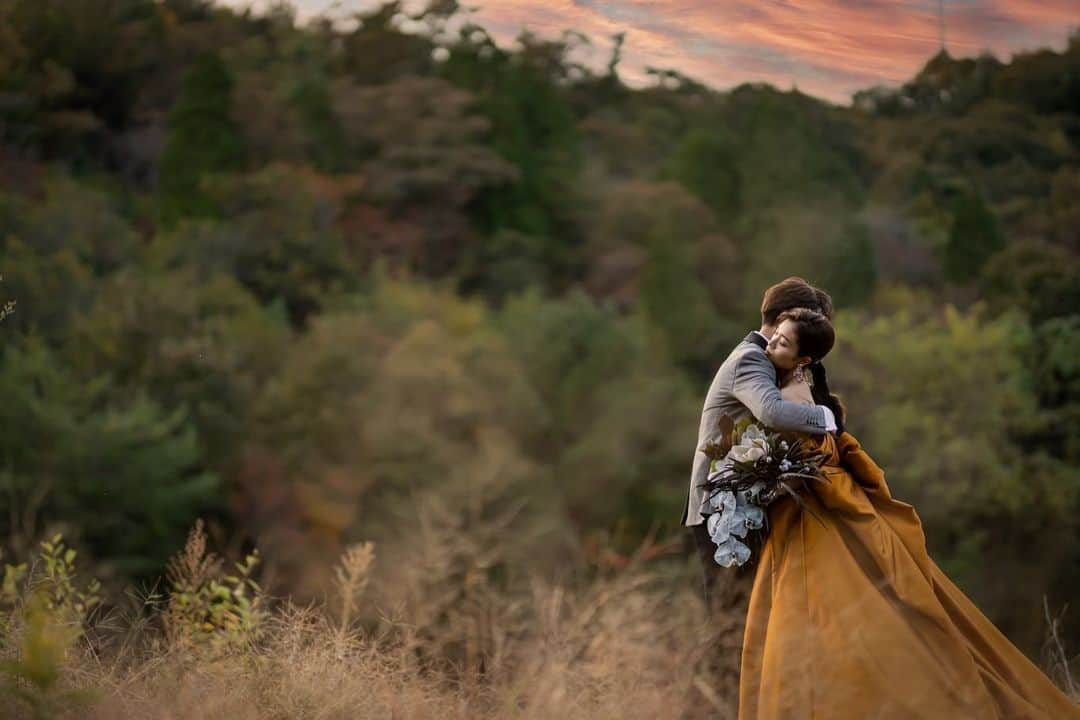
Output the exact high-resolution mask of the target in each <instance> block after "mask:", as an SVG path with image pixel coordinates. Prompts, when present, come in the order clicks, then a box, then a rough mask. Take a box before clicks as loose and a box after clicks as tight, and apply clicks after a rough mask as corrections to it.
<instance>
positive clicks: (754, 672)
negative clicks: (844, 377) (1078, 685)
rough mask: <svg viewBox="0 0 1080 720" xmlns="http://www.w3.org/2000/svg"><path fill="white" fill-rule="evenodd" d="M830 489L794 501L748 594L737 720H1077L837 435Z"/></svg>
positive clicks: (877, 473)
mask: <svg viewBox="0 0 1080 720" xmlns="http://www.w3.org/2000/svg"><path fill="white" fill-rule="evenodd" d="M820 442H821V449H822V450H823V451H824V452H826V453H828V454H829V456H830V457H829V460H828V461H827V462H826V465H825V468H824V470H825V474H826V482H817V483H814V485H813V487H814V494H813V495H812V494H810V493H805V492H804V493H803V497H804V499H805V500H806V502H807V504H808V506H809V507H811V508H812V509H813V510H814V512H815V513H816V514H817V515H818V516H820V518H821V519H822V520H823V521H824V525H822V524H821V523H819V522H818V520H817V519H815V518H814V517H813V516H811V515H809V514H807V513H806V512H805V511H804V510H803V509H802V508H800V507H799V506H798V505H797V504H796V503H795V502H794V501H792V500H791V499H790V498H787V499H782V500H778V501H777V502H776V503H774V504H773V505H772V506H770V508H769V511H768V512H769V523H770V530H769V535H768V538H767V540H766V542H765V544H764V546H763V548H762V550H761V556H760V560H759V564H758V568H757V572H756V574H755V576H754V584H753V589H752V590H751V593H750V602H749V609H748V613H747V618H746V627H745V631H744V635H743V647H742V658H741V672H740V680H739V720H765V719H772V718H777V719H781V718H782V719H783V720H799V719H801V718H808V719H809V718H818V719H826V720H836V719H844V718H852V719H856V718H857V719H858V720H866V719H868V718H879V719H885V718H904V719H908V718H935V719H936V718H943V719H946V718H947V719H949V720H954V719H961V718H977V719H978V720H990V719H993V718H1010V719H1012V718H1031V719H1032V720H1034V719H1038V720H1064V719H1069V718H1077V719H1080V706H1078V705H1077V704H1075V703H1074V702H1073V701H1072V700H1071V699H1070V698H1069V697H1068V696H1067V695H1065V694H1064V693H1063V692H1061V691H1060V690H1059V689H1058V688H1057V686H1056V685H1054V684H1053V682H1051V680H1050V679H1049V678H1048V677H1046V675H1044V674H1043V673H1042V672H1041V671H1040V670H1039V668H1038V667H1036V666H1035V665H1034V664H1033V663H1032V662H1031V661H1030V660H1028V658H1027V656H1025V655H1024V654H1023V653H1022V652H1021V651H1020V650H1019V649H1018V648H1017V647H1016V646H1014V645H1013V644H1012V643H1011V642H1010V641H1009V640H1008V639H1007V638H1006V637H1005V636H1004V635H1003V634H1002V633H1001V631H999V630H998V629H997V628H996V627H994V625H993V623H991V622H990V621H989V620H988V619H987V618H986V616H984V615H983V614H982V612H980V611H979V609H978V608H977V607H976V606H975V605H974V604H973V603H972V602H971V601H970V600H969V599H968V598H967V597H966V596H965V595H964V594H963V593H962V592H961V591H960V590H959V589H958V588H957V587H956V585H954V584H953V583H952V582H951V581H950V580H949V578H948V577H946V576H945V574H944V573H942V571H941V570H940V569H939V568H938V566H937V565H936V564H935V563H934V561H933V560H931V559H930V556H929V555H928V554H927V550H926V539H925V536H924V535H923V529H922V523H921V522H920V520H919V516H918V515H917V514H916V512H915V509H914V508H913V507H912V506H911V505H908V504H907V503H903V502H900V501H899V500H895V499H893V498H892V496H891V495H890V493H889V488H888V486H887V485H886V484H885V476H884V473H883V472H882V470H881V468H880V467H878V466H877V464H875V463H874V461H873V460H872V459H871V458H870V456H869V455H867V454H866V453H865V452H864V451H863V450H862V448H860V446H859V443H858V441H857V440H856V439H855V438H854V437H852V436H851V435H850V434H848V433H841V434H840V435H839V436H837V437H834V436H832V435H827V436H826V437H825V438H824V439H822V440H821V441H820Z"/></svg>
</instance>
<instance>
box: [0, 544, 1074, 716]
mask: <svg viewBox="0 0 1080 720" xmlns="http://www.w3.org/2000/svg"><path fill="white" fill-rule="evenodd" d="M658 547H660V546H658V545H655V544H649V543H646V544H645V545H643V546H642V547H641V548H639V551H638V552H637V553H635V554H634V555H632V556H631V557H629V558H626V557H622V558H619V562H617V563H612V564H611V567H610V568H609V569H608V570H606V571H601V572H597V573H596V574H595V575H594V576H593V577H592V578H591V579H589V580H577V581H574V582H570V583H561V584H560V583H553V582H550V581H547V580H544V579H542V578H541V577H539V576H538V575H532V576H526V578H525V582H524V583H523V584H518V585H515V584H513V583H510V584H502V585H500V584H498V583H494V582H491V581H490V580H484V579H482V578H484V577H485V574H484V573H483V572H481V571H480V570H479V569H478V568H477V567H476V566H475V565H474V566H472V567H470V568H468V570H469V571H467V572H465V573H461V572H460V564H461V562H462V557H461V556H460V555H459V556H458V557H457V558H456V559H454V560H451V559H448V558H447V557H442V558H441V560H440V561H439V562H438V563H430V564H427V565H424V564H415V565H407V564H402V563H401V561H402V557H400V556H396V557H395V559H394V563H393V567H391V568H382V570H383V572H380V561H381V560H382V559H381V558H380V556H379V553H378V552H377V548H376V546H375V545H374V544H373V543H370V542H369V543H361V544H357V545H354V546H352V547H350V548H347V549H346V550H345V552H344V553H343V554H342V556H341V558H340V560H339V562H338V564H337V566H336V568H334V569H333V570H332V571H331V572H328V574H327V575H328V578H329V582H328V587H329V588H330V594H329V595H328V597H326V598H325V599H324V601H323V602H320V603H312V604H309V605H306V606H300V605H297V604H294V603H292V602H290V601H283V600H279V601H277V602H276V603H273V602H271V601H270V599H269V598H266V597H265V596H261V597H259V598H258V599H257V602H256V603H255V605H257V606H266V609H265V610H263V611H260V612H258V613H256V614H254V615H253V616H252V617H255V618H257V622H252V623H235V622H231V621H230V622H222V623H220V624H219V625H217V626H214V622H215V621H212V620H211V621H208V620H207V618H213V617H218V618H230V617H232V614H233V613H234V612H235V611H236V609H237V608H238V607H239V608H244V607H248V604H247V603H248V601H249V598H239V599H238V598H235V597H233V599H232V600H229V599H227V598H226V596H225V595H224V594H220V595H219V596H217V597H218V599H217V600H213V602H215V603H216V602H221V603H224V604H225V607H215V608H214V609H213V612H209V611H208V612H207V613H200V612H197V610H198V608H199V606H198V604H197V603H196V604H195V605H188V606H185V608H186V611H185V612H177V608H176V606H175V603H176V602H177V600H176V596H177V593H175V592H174V594H173V596H172V597H170V599H169V600H168V601H166V600H164V599H163V598H162V597H161V596H150V597H145V598H133V600H132V602H131V603H130V606H129V607H128V609H127V611H126V612H121V611H119V610H114V611H113V612H112V613H111V614H110V615H107V616H106V617H105V618H103V619H101V620H98V621H97V622H96V623H95V624H94V627H93V628H92V632H90V633H89V634H88V635H87V639H86V640H84V641H83V642H81V643H79V644H78V645H76V646H73V647H72V648H71V649H70V650H69V652H68V653H67V657H66V659H65V660H64V661H63V667H62V668H61V676H62V682H61V683H60V685H59V686H58V687H57V688H56V693H57V695H58V696H62V697H65V698H66V697H70V698H73V699H72V701H70V702H63V703H52V704H49V705H48V707H49V710H48V713H47V714H39V715H37V716H36V717H57V718H60V717H78V718H80V720H99V719H100V720H113V719H114V718H139V719H140V720H142V719H146V720H172V719H176V720H179V719H181V718H183V719H185V720H189V719H190V720H201V719H204V718H205V719H210V718H228V719H229V720H248V719H252V720H254V719H255V718H259V719H260V720H261V719H267V718H269V719H273V720H276V719H281V720H286V719H289V720H291V719H294V718H311V719H318V720H337V719H341V720H345V719H349V720H354V719H358V718H407V719H412V718H417V719H425V718H433V719H434V718H439V719H440V720H442V719H444V718H450V719H454V718H462V719H465V718H469V719H470V720H472V719H474V718H481V719H483V718H522V719H533V718H535V719H537V720H539V719H545V720H546V719H548V718H558V719H559V720H586V719H588V720H594V719H601V720H602V719H604V718H613V719H614V718H619V719H620V720H634V719H635V718H641V719H642V720H645V719H648V720H653V719H655V718H681V719H686V720H693V719H695V718H705V717H708V718H734V717H735V716H736V687H735V686H734V685H733V684H732V681H731V675H730V672H728V671H729V670H730V669H731V665H732V661H734V662H736V663H737V648H734V647H731V646H730V640H731V638H732V637H733V635H732V632H731V629H732V627H737V626H741V622H740V618H737V617H734V616H732V617H721V618H717V619H716V620H715V621H714V622H713V623H709V624H706V623H705V622H704V608H703V607H702V605H701V602H700V600H699V598H698V596H697V593H696V587H697V586H696V582H695V581H696V579H697V572H698V568H697V567H696V566H695V565H694V564H693V563H687V564H685V565H683V564H680V563H679V562H677V561H675V562H672V561H667V562H664V561H660V562H657V558H656V555H657V552H656V549H657V548H658ZM428 551H429V550H425V551H424V552H428ZM456 551H457V552H464V550H462V548H461V547H457V548H456ZM478 551H479V550H478ZM454 552H455V548H454V546H452V545H447V546H444V553H443V554H444V555H445V554H446V553H450V554H453V553H454ZM466 564H467V563H466ZM169 576H170V579H171V582H172V586H173V588H174V589H175V588H182V589H183V590H184V592H185V593H186V594H187V596H189V597H195V598H198V597H203V594H202V590H201V588H204V587H207V586H214V587H221V583H222V582H224V575H223V570H222V563H221V562H220V561H219V560H217V559H215V558H213V557H212V556H210V555H209V554H208V553H207V550H206V543H205V536H204V535H203V534H202V530H201V526H199V527H197V528H196V530H195V531H194V532H193V533H192V534H191V536H190V538H189V541H188V545H187V547H186V548H185V549H184V551H183V552H181V553H180V554H179V555H178V556H177V558H176V559H175V560H174V561H173V562H172V563H171V564H170V566H169ZM454 578H457V580H456V581H455V580H454ZM455 582H456V583H457V585H456V586H453V584H454V583H455ZM215 583H216V585H215ZM387 583H389V584H387ZM232 587H235V584H234V585H233V586H232ZM433 587H443V589H444V590H445V591H446V592H442V593H438V592H433V590H432V588H433ZM211 595H213V594H211ZM229 603H233V604H232V605H229ZM448 603H449V604H448ZM1047 621H1048V623H1049V632H1048V639H1047V644H1046V648H1045V650H1046V655H1045V657H1044V661H1045V662H1044V666H1046V667H1049V668H1051V670H1050V672H1051V675H1052V676H1053V677H1054V679H1055V681H1057V682H1058V683H1059V684H1060V685H1061V686H1062V687H1063V688H1065V689H1066V691H1067V692H1070V693H1071V694H1072V695H1073V696H1074V697H1077V687H1076V685H1075V683H1074V681H1073V680H1072V677H1071V674H1070V672H1069V658H1068V657H1067V655H1066V653H1065V651H1064V648H1063V647H1062V644H1061V642H1060V640H1059V637H1058V635H1059V633H1058V628H1059V625H1060V618H1056V619H1055V618H1051V617H1050V614H1049V611H1048V610H1047ZM196 622H197V623H198V632H194V631H190V630H188V629H185V627H184V623H196ZM221 635H224V637H225V638H226V639H227V640H228V641H227V642H224V641H222V637H220V636H221ZM4 640H10V638H4ZM725 643H727V644H725ZM0 645H4V646H5V647H6V648H7V649H10V647H11V643H10V642H3V643H0ZM5 654H8V653H5ZM8 656H9V657H10V654H8ZM717 667H723V668H724V671H722V672H717V671H716V668H717ZM81 689H91V690H92V697H91V698H90V699H89V700H87V699H84V698H80V697H79V696H78V695H74V694H71V693H70V691H71V690H81ZM2 698H4V695H3V694H2V693H0V699H2ZM1078 699H1080V698H1078ZM0 709H2V710H4V712H3V713H0V715H3V717H5V718H6V717H12V718H13V719H14V720H19V719H20V718H24V717H25V718H30V717H34V715H32V714H31V711H30V708H29V706H26V705H23V706H20V707H18V708H14V709H10V710H9V709H8V708H2V707H0Z"/></svg>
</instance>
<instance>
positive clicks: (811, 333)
mask: <svg viewBox="0 0 1080 720" xmlns="http://www.w3.org/2000/svg"><path fill="white" fill-rule="evenodd" d="M785 320H790V321H791V322H792V323H793V324H794V325H795V328H796V330H795V332H796V338H795V342H796V344H797V345H798V347H799V351H798V352H799V355H807V356H809V357H810V364H809V365H808V366H807V369H808V370H809V371H810V377H811V379H812V380H813V387H812V388H811V389H810V393H811V395H813V397H814V402H815V403H817V404H818V405H824V406H826V407H827V408H829V409H830V410H832V412H833V415H835V416H836V429H837V432H843V431H844V417H845V416H846V414H847V408H845V407H844V403H842V402H841V401H840V397H839V396H838V395H834V394H833V393H832V392H830V391H829V378H828V376H827V375H826V373H825V366H824V365H822V364H821V359H822V358H824V357H825V356H826V355H828V354H829V351H830V350H832V348H833V345H834V344H835V343H836V332H835V331H834V330H833V326H832V323H831V322H829V318H827V317H825V315H823V314H822V313H820V312H817V311H816V310H810V309H808V308H795V309H793V310H786V311H784V312H782V313H780V315H779V317H777V319H776V324H777V325H779V324H780V323H782V322H784V321H785Z"/></svg>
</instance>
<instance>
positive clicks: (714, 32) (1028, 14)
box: [231, 0, 1080, 102]
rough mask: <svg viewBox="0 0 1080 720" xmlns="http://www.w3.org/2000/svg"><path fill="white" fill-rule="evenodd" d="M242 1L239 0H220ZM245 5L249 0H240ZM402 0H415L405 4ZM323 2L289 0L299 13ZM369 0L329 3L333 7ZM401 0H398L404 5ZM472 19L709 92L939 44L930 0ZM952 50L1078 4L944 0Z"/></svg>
mask: <svg viewBox="0 0 1080 720" xmlns="http://www.w3.org/2000/svg"><path fill="white" fill-rule="evenodd" d="M231 1H232V2H233V4H241V3H242V2H243V0H231ZM247 1H248V2H250V1H251V0H247ZM411 3H412V4H413V5H415V4H417V3H422V0H411ZM331 4H332V3H331V0H296V5H297V7H298V9H299V11H300V15H301V17H303V16H305V15H310V14H314V13H318V12H322V11H325V10H326V9H327V7H329V6H330V5H331ZM375 4H377V3H376V2H374V1H373V0H338V2H337V3H336V5H337V6H338V7H337V10H336V11H335V12H336V13H337V14H341V13H342V12H343V11H347V10H366V9H370V8H371V7H372V6H373V5H375ZM406 4H409V2H407V3H406ZM463 4H465V5H466V6H468V7H473V8H475V14H474V20H475V21H476V22H478V23H479V24H481V25H483V26H484V27H486V28H487V29H488V30H489V31H490V32H491V33H492V35H494V36H495V38H496V39H497V40H498V41H499V42H500V43H504V44H509V43H511V42H513V40H514V39H515V38H516V37H517V35H518V34H519V33H520V32H521V31H522V30H523V29H528V30H530V31H532V32H534V33H536V34H538V35H542V36H545V37H554V36H557V35H559V34H560V33H562V32H563V31H564V30H575V31H578V32H581V33H583V34H585V35H587V36H588V37H589V38H590V39H591V40H592V42H593V45H592V51H591V52H588V53H586V55H587V57H586V58H585V60H586V61H587V62H594V63H595V64H596V65H597V66H598V67H599V66H600V65H601V63H602V62H603V61H604V60H606V59H607V56H608V53H609V52H610V48H611V36H613V35H614V34H616V33H619V32H626V34H627V38H626V44H625V45H624V49H623V65H622V66H620V72H621V74H622V76H623V77H624V79H625V80H626V81H627V82H629V83H631V84H637V83H642V82H646V81H647V80H648V76H647V74H646V73H645V68H646V67H647V66H655V67H660V68H665V69H666V68H671V69H676V70H679V71H680V72H682V73H684V74H686V75H689V76H690V77H693V78H695V79H697V80H699V81H701V82H704V83H706V84H708V85H711V86H714V87H717V88H727V87H731V86H733V85H737V84H739V83H742V82H750V81H764V82H770V83H773V84H774V85H777V86H778V87H781V88H784V89H787V88H789V87H791V86H792V85H797V86H798V87H799V88H800V89H801V90H802V91H803V92H807V93H810V94H813V95H817V96H819V97H822V98H825V99H828V100H832V101H834V102H846V101H847V100H848V99H849V98H850V96H851V94H852V93H853V92H854V91H856V90H859V89H862V88H866V87H869V86H872V85H877V84H896V83H900V82H903V81H904V80H906V79H908V78H910V77H912V76H913V75H914V74H915V73H916V72H918V70H919V69H920V68H921V67H922V66H923V64H925V62H926V60H927V59H928V58H929V57H930V56H931V55H933V54H934V53H935V52H937V50H938V42H939V41H938V18H937V7H938V3H937V0H465V1H464V3H463ZM945 9H946V38H947V45H948V48H949V51H950V52H951V53H952V54H953V55H959V56H970V55H976V54H978V53H980V52H982V51H984V50H990V51H992V52H994V53H995V54H996V55H998V56H999V57H1001V58H1002V59H1007V58H1008V57H1009V56H1010V55H1011V54H1012V53H1013V52H1016V51H1018V50H1023V49H1034V48H1037V47H1047V46H1051V47H1057V48H1060V47H1063V46H1064V44H1065V42H1066V40H1067V37H1068V32H1069V29H1070V28H1076V27H1077V26H1078V25H1080V4H1078V3H1077V0H951V1H950V0H946V2H945Z"/></svg>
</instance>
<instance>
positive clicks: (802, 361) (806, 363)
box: [795, 355, 813, 370]
mask: <svg viewBox="0 0 1080 720" xmlns="http://www.w3.org/2000/svg"><path fill="white" fill-rule="evenodd" d="M812 360H813V358H811V357H810V356H809V355H803V356H802V357H800V358H796V359H795V364H796V365H798V366H799V367H801V368H802V369H803V370H809V369H810V362H811V361H812Z"/></svg>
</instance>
